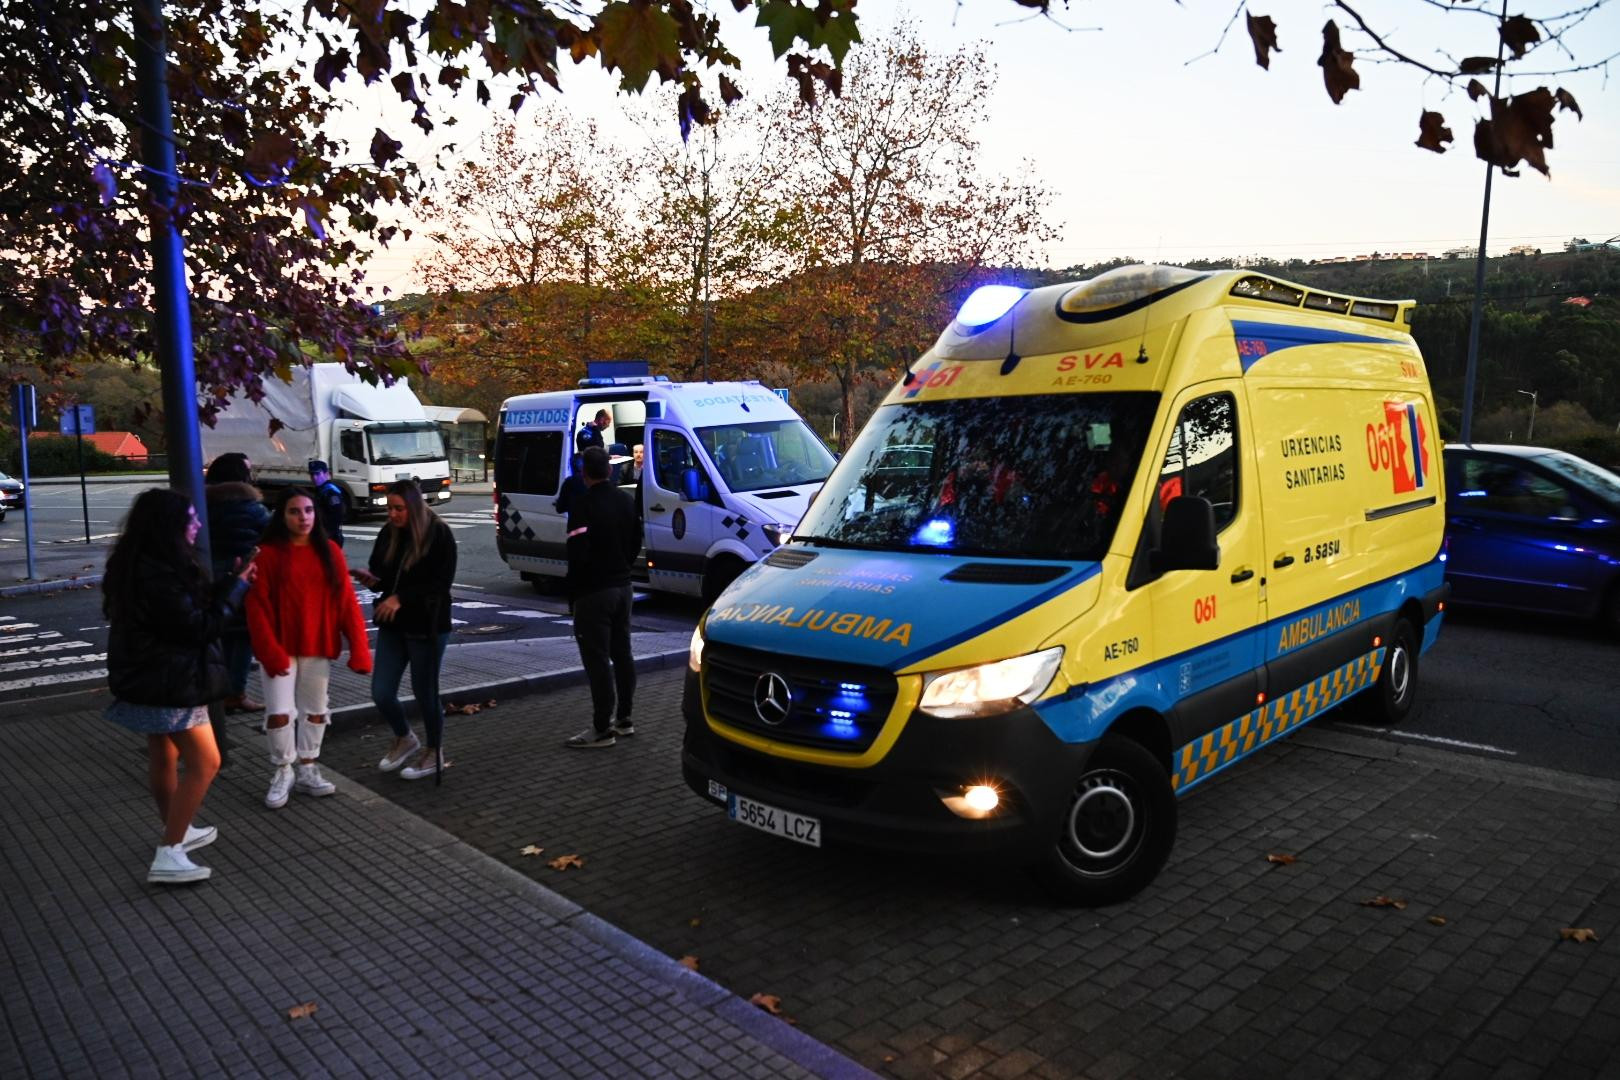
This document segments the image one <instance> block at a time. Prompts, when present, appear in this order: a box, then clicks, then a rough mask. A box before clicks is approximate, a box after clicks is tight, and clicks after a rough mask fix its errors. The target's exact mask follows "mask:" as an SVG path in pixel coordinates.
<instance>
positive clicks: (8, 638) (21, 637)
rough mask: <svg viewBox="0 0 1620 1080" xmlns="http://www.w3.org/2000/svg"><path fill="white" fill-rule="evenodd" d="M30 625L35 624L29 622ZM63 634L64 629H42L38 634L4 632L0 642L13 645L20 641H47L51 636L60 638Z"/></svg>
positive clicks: (0, 636)
mask: <svg viewBox="0 0 1620 1080" xmlns="http://www.w3.org/2000/svg"><path fill="white" fill-rule="evenodd" d="M29 625H30V626H33V625H34V624H33V623H29ZM61 636H62V631H60V630H42V631H40V632H39V633H37V634H3V635H0V642H4V643H5V644H7V645H11V644H13V643H14V642H18V641H46V640H48V639H50V638H59V637H61Z"/></svg>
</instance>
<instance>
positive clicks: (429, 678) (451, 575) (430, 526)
mask: <svg viewBox="0 0 1620 1080" xmlns="http://www.w3.org/2000/svg"><path fill="white" fill-rule="evenodd" d="M354 576H355V577H356V578H358V579H359V580H360V582H361V584H363V585H365V586H366V587H367V588H369V589H375V590H377V594H378V595H377V601H376V604H375V606H374V607H373V608H372V615H373V616H374V617H375V618H376V620H377V647H376V655H375V658H374V660H373V665H372V671H371V700H372V701H373V702H375V703H376V706H377V711H378V712H380V713H382V716H383V719H384V720H386V721H388V726H389V727H390V728H392V729H393V732H394V743H393V745H392V746H390V747H389V748H388V753H386V754H384V755H383V759H382V761H380V762H378V764H377V767H378V768H379V769H381V770H382V771H383V772H393V771H394V770H396V769H398V770H399V775H400V776H401V777H403V778H404V779H406V780H420V779H422V778H424V777H428V776H432V777H435V778H438V776H439V774H440V772H441V771H442V770H444V769H447V768H449V767H450V763H449V762H448V761H446V760H445V759H444V752H443V750H444V707H443V704H442V702H441V701H440V700H439V666H440V664H441V663H443V661H444V649H445V646H446V645H447V644H448V643H449V641H450V585H451V583H452V582H453V581H454V580H455V576H456V538H455V536H454V535H452V534H451V532H450V526H448V525H446V524H445V523H444V522H443V521H441V520H439V517H438V516H437V515H436V514H434V513H433V511H432V510H429V509H428V506H427V503H426V502H424V501H423V500H422V491H421V489H420V488H418V487H417V486H416V484H415V482H414V481H411V480H400V481H398V482H396V483H395V484H394V485H393V486H392V487H390V488H389V489H388V524H387V525H385V526H383V528H382V531H381V532H379V533H378V534H377V541H376V543H375V544H373V545H372V548H371V560H370V563H369V564H368V566H367V568H366V569H364V570H356V571H355V572H354ZM407 666H409V667H410V669H411V691H412V692H413V693H414V694H415V695H416V704H417V707H418V708H419V709H420V710H421V712H422V726H423V728H424V729H425V731H426V734H427V745H426V746H423V745H422V743H421V740H419V739H418V738H417V737H416V735H415V733H414V732H412V731H411V727H410V724H409V723H407V722H406V719H405V707H404V706H403V705H401V704H400V702H399V683H400V679H401V678H402V677H403V676H404V674H405V668H406V667H407Z"/></svg>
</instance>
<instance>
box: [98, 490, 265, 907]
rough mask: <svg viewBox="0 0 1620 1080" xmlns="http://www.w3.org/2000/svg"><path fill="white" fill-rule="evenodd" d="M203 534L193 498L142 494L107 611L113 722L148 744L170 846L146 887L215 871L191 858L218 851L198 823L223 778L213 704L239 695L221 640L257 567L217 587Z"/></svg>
mask: <svg viewBox="0 0 1620 1080" xmlns="http://www.w3.org/2000/svg"><path fill="white" fill-rule="evenodd" d="M200 528H201V526H200V524H199V523H198V521H197V511H196V510H195V509H194V508H193V507H192V505H191V501H190V500H189V499H187V498H186V497H185V496H184V495H182V494H180V493H179V492H177V491H168V490H165V489H162V488H153V489H152V490H150V491H145V492H142V493H141V495H140V497H138V498H137V499H136V500H135V504H134V506H132V507H131V508H130V511H129V516H128V517H127V518H125V519H124V531H123V533H122V534H121V535H120V536H119V537H118V543H117V544H115V545H114V546H113V550H112V554H111V555H109V556H108V557H107V571H106V574H105V575H104V577H103V578H102V583H101V587H102V591H103V600H102V611H103V612H104V613H105V614H106V616H107V618H108V620H109V621H110V622H111V624H112V629H111V632H110V634H109V636H108V642H107V681H108V683H109V684H110V687H111V689H112V695H113V703H112V704H111V705H109V706H108V707H107V713H106V716H107V719H109V720H111V721H113V722H114V723H117V724H121V725H122V726H124V727H126V728H128V729H129V730H131V731H134V732H136V733H137V734H140V735H145V736H146V755H147V767H148V779H149V780H150V783H151V790H152V798H153V800H154V801H155V802H156V803H157V808H158V816H159V817H161V818H162V819H163V843H162V844H161V845H159V847H158V849H157V854H156V856H155V857H154V858H153V859H152V867H151V869H150V870H149V871H147V875H146V880H147V881H150V882H154V883H157V884H164V885H170V884H178V883H183V882H190V881H202V880H204V879H205V878H207V877H208V875H209V874H210V872H211V871H210V870H209V869H208V867H206V866H198V865H197V864H196V863H194V862H192V861H191V858H190V856H189V854H188V853H189V852H192V851H195V850H196V849H197V848H200V847H203V846H204V845H206V844H211V843H213V842H214V840H215V838H216V837H217V836H218V835H219V830H218V829H216V828H214V827H213V826H211V825H210V826H207V827H205V828H196V827H193V826H192V824H191V819H192V818H193V817H195V816H196V813H197V808H198V807H199V806H201V805H202V801H203V795H205V794H206V793H207V791H208V785H209V784H211V783H213V780H214V774H215V773H217V772H218V771H219V748H218V746H216V745H215V743H214V732H213V728H211V727H210V726H209V724H208V703H209V702H211V701H217V700H219V699H220V698H222V697H224V696H225V695H226V694H227V693H228V692H229V684H228V682H227V679H226V672H225V658H224V655H223V654H222V652H221V651H220V634H221V632H222V631H223V629H224V626H225V623H226V620H227V619H228V618H229V617H230V616H231V614H232V613H233V612H234V611H235V610H236V609H237V608H238V607H240V606H241V603H242V597H243V595H244V594H245V593H246V592H247V590H248V586H249V585H250V584H252V581H253V576H254V568H253V564H252V563H249V564H248V565H247V566H245V567H242V568H240V569H239V570H238V572H237V573H235V574H231V575H227V576H226V577H224V578H223V579H222V580H221V581H218V582H215V583H214V584H212V585H210V583H209V581H208V574H207V572H206V571H205V570H204V569H203V568H202V566H201V564H200V563H199V562H198V559H197V549H196V547H195V544H196V542H197V532H198V530H199V529H200ZM182 760H183V761H184V762H185V772H184V774H183V775H180V774H178V773H177V770H176V764H177V762H178V761H182Z"/></svg>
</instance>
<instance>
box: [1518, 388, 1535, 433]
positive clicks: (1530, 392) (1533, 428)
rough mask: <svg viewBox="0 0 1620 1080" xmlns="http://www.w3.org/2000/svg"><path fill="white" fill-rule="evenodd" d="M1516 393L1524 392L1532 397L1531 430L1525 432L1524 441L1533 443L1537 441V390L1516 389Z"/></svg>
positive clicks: (1526, 395)
mask: <svg viewBox="0 0 1620 1080" xmlns="http://www.w3.org/2000/svg"><path fill="white" fill-rule="evenodd" d="M1514 393H1515V394H1523V395H1524V396H1525V397H1527V398H1529V399H1530V430H1528V431H1526V432H1525V433H1524V441H1525V442H1527V443H1533V442H1535V441H1536V392H1535V391H1534V390H1515V391H1514Z"/></svg>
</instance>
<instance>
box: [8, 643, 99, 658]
mask: <svg viewBox="0 0 1620 1080" xmlns="http://www.w3.org/2000/svg"><path fill="white" fill-rule="evenodd" d="M3 644H6V643H5V642H0V645H3ZM91 647H92V646H91V645H90V643H89V642H88V641H53V642H51V643H50V644H49V645H24V646H23V647H22V648H20V649H0V656H27V655H28V654H30V653H44V652H61V651H62V650H63V649H88V648H91Z"/></svg>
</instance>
